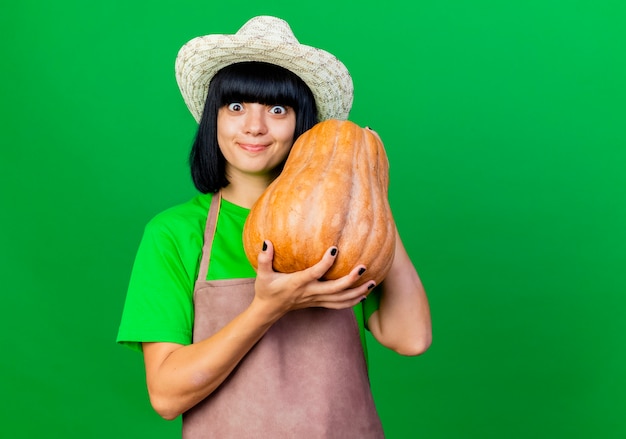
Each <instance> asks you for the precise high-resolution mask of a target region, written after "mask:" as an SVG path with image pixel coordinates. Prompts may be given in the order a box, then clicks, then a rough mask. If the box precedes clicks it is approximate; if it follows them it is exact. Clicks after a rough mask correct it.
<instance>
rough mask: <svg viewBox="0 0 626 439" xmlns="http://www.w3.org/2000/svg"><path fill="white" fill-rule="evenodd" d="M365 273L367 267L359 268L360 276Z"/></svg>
mask: <svg viewBox="0 0 626 439" xmlns="http://www.w3.org/2000/svg"><path fill="white" fill-rule="evenodd" d="M363 273H365V267H361V268H359V276H360V275H362V274H363Z"/></svg>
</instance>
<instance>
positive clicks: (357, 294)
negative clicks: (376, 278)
mask: <svg viewBox="0 0 626 439" xmlns="http://www.w3.org/2000/svg"><path fill="white" fill-rule="evenodd" d="M374 285H375V284H374V282H373V281H371V282H368V283H366V284H364V285H360V286H358V287H357V288H352V289H350V290H346V291H344V292H341V293H335V294H329V295H323V296H318V297H317V300H318V303H317V306H321V307H324V308H331V309H343V308H348V307H352V306H355V305H356V304H358V303H359V302H361V301H363V300H365V298H366V297H367V295H368V294H369V292H370V291H371V290H372V288H374Z"/></svg>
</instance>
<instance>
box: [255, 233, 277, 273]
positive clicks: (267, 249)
mask: <svg viewBox="0 0 626 439" xmlns="http://www.w3.org/2000/svg"><path fill="white" fill-rule="evenodd" d="M273 260H274V246H273V245H272V242H271V241H269V240H265V241H263V246H262V247H261V251H260V252H259V255H258V256H257V266H258V270H257V271H258V272H261V273H262V272H264V271H274V270H273V268H272V262H273Z"/></svg>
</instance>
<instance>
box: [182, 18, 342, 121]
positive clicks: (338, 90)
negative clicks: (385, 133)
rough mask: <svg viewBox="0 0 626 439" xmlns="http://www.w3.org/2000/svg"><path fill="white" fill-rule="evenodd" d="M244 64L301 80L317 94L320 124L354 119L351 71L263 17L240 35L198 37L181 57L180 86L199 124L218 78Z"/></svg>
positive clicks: (282, 23)
mask: <svg viewBox="0 0 626 439" xmlns="http://www.w3.org/2000/svg"><path fill="white" fill-rule="evenodd" d="M242 61H263V62H267V63H271V64H276V65H279V66H281V67H284V68H286V69H288V70H291V71H292V72H293V73H295V74H296V75H298V76H299V77H300V78H301V79H302V80H303V81H304V82H305V83H306V84H307V85H308V86H309V88H310V89H311V91H312V92H313V96H314V97H315V102H316V104H317V109H318V118H319V120H320V121H322V120H326V119H342V120H343V119H347V118H348V114H349V113H350V108H351V107H352V98H353V92H354V89H353V85H352V78H351V77H350V73H349V72H348V69H346V67H345V66H344V65H343V64H342V63H341V61H339V60H338V59H337V58H335V56H333V55H332V54H330V53H328V52H326V51H324V50H321V49H316V48H315V47H311V46H306V45H304V44H300V43H299V42H298V40H297V39H296V37H295V36H294V34H293V32H292V30H291V28H290V27H289V24H287V22H286V21H284V20H281V19H279V18H276V17H269V16H260V17H254V18H252V19H251V20H249V21H248V22H247V23H246V24H244V25H243V26H242V27H241V29H239V30H238V31H237V33H236V34H233V35H218V34H216V35H206V36H202V37H197V38H194V39H192V40H191V41H189V42H188V43H187V44H185V45H184V46H183V47H182V48H181V49H180V51H179V52H178V56H177V58H176V81H177V82H178V86H179V88H180V92H181V93H182V95H183V99H184V100H185V103H186V104H187V107H188V108H189V111H191V114H192V115H193V117H194V118H195V119H196V121H197V122H199V121H200V118H201V116H202V111H203V109H204V103H205V100H206V94H207V90H208V84H209V82H210V81H211V79H212V78H213V76H214V75H215V74H216V73H217V71H218V70H220V69H221V68H223V67H226V66H227V65H230V64H234V63H237V62H242Z"/></svg>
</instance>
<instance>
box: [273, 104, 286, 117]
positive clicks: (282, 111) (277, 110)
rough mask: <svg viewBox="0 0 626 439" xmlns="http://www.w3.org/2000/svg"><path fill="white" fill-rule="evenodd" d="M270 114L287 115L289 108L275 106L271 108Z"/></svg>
mask: <svg viewBox="0 0 626 439" xmlns="http://www.w3.org/2000/svg"><path fill="white" fill-rule="evenodd" d="M270 113H272V114H276V115H279V114H285V113H287V107H283V106H282V105H273V106H272V107H270Z"/></svg>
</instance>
